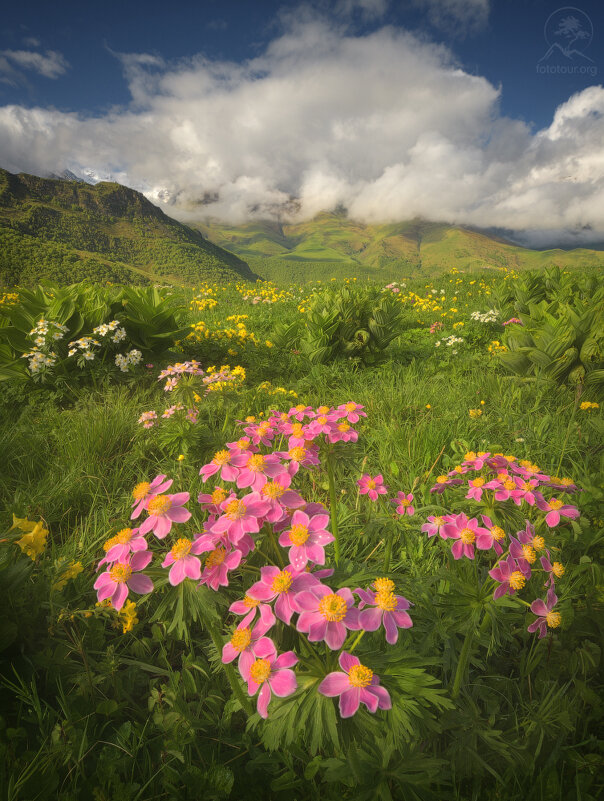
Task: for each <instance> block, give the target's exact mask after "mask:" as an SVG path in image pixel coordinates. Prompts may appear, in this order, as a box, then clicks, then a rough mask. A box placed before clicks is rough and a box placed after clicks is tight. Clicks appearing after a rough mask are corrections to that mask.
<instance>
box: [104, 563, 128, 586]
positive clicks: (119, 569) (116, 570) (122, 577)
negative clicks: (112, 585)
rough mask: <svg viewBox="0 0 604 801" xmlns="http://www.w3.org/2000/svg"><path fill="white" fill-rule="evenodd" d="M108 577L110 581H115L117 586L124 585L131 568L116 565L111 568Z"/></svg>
mask: <svg viewBox="0 0 604 801" xmlns="http://www.w3.org/2000/svg"><path fill="white" fill-rule="evenodd" d="M109 575H110V576H111V580H112V581H115V582H116V583H117V584H124V582H126V581H128V579H129V578H130V576H131V575H132V568H131V567H130V565H122V564H117V565H114V566H113V567H112V568H111V570H110V571H109Z"/></svg>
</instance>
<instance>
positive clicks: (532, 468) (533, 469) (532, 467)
mask: <svg viewBox="0 0 604 801" xmlns="http://www.w3.org/2000/svg"><path fill="white" fill-rule="evenodd" d="M540 469H541V468H540V467H539V465H536V464H530V465H529V466H528V467H527V468H526V472H527V473H538V472H539V470H540Z"/></svg>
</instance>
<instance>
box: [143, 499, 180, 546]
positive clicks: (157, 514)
mask: <svg viewBox="0 0 604 801" xmlns="http://www.w3.org/2000/svg"><path fill="white" fill-rule="evenodd" d="M188 500H189V493H188V492H177V493H176V494H175V495H154V496H153V497H152V498H149V499H148V500H147V501H146V502H145V508H146V510H147V512H148V513H149V517H148V518H147V519H146V520H144V521H143V522H142V523H141V526H140V533H141V534H147V533H148V532H149V531H152V532H153V533H154V534H155V536H156V537H157V538H158V539H160V540H163V538H164V537H165V536H166V535H167V534H169V533H170V530H171V528H172V523H186V522H187V520H188V519H189V518H190V517H191V512H189V510H188V509H185V508H184V505H185V503H187V502H188Z"/></svg>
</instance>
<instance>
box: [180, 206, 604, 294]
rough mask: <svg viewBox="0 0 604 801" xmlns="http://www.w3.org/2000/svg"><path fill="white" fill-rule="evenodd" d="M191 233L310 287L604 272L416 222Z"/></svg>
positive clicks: (595, 254)
mask: <svg viewBox="0 0 604 801" xmlns="http://www.w3.org/2000/svg"><path fill="white" fill-rule="evenodd" d="M194 227H196V228H198V229H199V230H200V231H202V232H203V233H204V234H205V235H206V236H207V237H208V239H209V240H210V241H212V242H215V243H216V244H217V245H220V246H221V247H223V248H226V249H227V250H231V251H232V252H233V253H237V254H238V255H239V256H241V257H242V258H245V259H246V260H247V261H248V262H249V263H250V265H251V266H252V267H253V268H255V269H256V270H257V271H258V272H260V273H261V274H262V275H263V276H264V277H266V278H276V277H278V278H283V277H284V276H285V275H287V277H288V278H290V279H291V280H294V279H295V280H299V279H300V278H302V277H304V276H306V277H309V278H311V279H315V278H318V277H324V276H325V275H326V274H327V273H328V271H329V277H331V276H332V275H337V276H342V275H357V276H359V277H365V276H374V277H378V276H379V278H380V280H381V279H382V278H386V279H392V278H395V279H396V278H401V277H411V276H417V275H426V276H434V275H438V274H440V273H443V272H446V271H447V270H450V269H451V268H453V267H456V268H457V269H459V270H471V269H474V268H477V267H481V268H497V267H507V268H513V269H516V270H522V269H527V268H532V269H537V268H540V267H544V266H547V265H549V264H558V265H559V266H560V267H561V268H564V269H585V268H593V267H604V253H602V252H600V251H596V250H588V249H586V248H578V249H575V250H560V249H554V250H530V249H529V248H524V247H521V246H519V245H517V244H514V243H512V242H509V241H507V240H505V239H503V238H501V237H498V236H494V235H489V234H487V233H485V232H480V231H476V230H472V229H469V228H464V227H461V226H452V225H446V224H444V223H432V222H427V221H424V220H420V219H416V220H408V221H406V222H400V223H389V224H383V225H368V224H365V223H360V222H355V221H354V220H350V219H349V218H348V217H347V216H346V213H345V212H332V213H321V214H318V215H317V216H316V217H315V218H314V219H312V220H309V221H308V222H303V223H296V224H281V223H278V222H269V221H265V222H250V223H247V224H244V225H240V226H230V225H224V224H220V223H218V222H214V221H209V222H208V221H205V222H200V223H196V224H195V225H194ZM327 265H329V267H327ZM321 266H322V272H323V275H320V271H321Z"/></svg>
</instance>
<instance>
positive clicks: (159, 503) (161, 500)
mask: <svg viewBox="0 0 604 801" xmlns="http://www.w3.org/2000/svg"><path fill="white" fill-rule="evenodd" d="M171 507H172V500H171V498H168V496H167V495H156V496H155V497H154V498H151V500H150V501H149V505H148V506H147V510H148V511H149V514H150V515H157V516H159V515H165V514H166V512H167V511H169V509H170V508H171Z"/></svg>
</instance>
